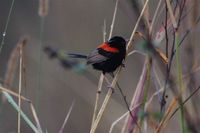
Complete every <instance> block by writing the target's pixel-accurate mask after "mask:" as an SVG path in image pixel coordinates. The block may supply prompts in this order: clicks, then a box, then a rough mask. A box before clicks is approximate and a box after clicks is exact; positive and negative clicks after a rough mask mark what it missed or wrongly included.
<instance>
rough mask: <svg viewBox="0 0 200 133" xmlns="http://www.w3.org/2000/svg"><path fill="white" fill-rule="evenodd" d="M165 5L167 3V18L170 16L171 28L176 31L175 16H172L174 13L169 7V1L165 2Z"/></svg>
mask: <svg viewBox="0 0 200 133" xmlns="http://www.w3.org/2000/svg"><path fill="white" fill-rule="evenodd" d="M166 3H167V8H168V11H169V16H170V18H171V21H172V24H173V27H174V28H175V29H176V28H177V26H178V24H177V22H176V19H175V16H174V13H173V10H172V6H171V4H170V1H169V0H166Z"/></svg>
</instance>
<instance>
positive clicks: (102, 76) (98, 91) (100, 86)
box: [91, 73, 104, 128]
mask: <svg viewBox="0 0 200 133" xmlns="http://www.w3.org/2000/svg"><path fill="white" fill-rule="evenodd" d="M103 80H104V74H103V73H102V74H101V76H100V79H99V83H98V88H97V92H96V100H95V105H94V113H93V117H92V125H91V128H92V126H93V124H94V121H95V119H96V114H97V109H98V101H99V97H100V93H101V90H102V85H103Z"/></svg>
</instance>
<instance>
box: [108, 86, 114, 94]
mask: <svg viewBox="0 0 200 133" xmlns="http://www.w3.org/2000/svg"><path fill="white" fill-rule="evenodd" d="M107 87H108V89H111V90H112V93H114V92H115V88H113V87H112V86H111V85H108V86H107Z"/></svg>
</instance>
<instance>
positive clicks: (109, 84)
mask: <svg viewBox="0 0 200 133" xmlns="http://www.w3.org/2000/svg"><path fill="white" fill-rule="evenodd" d="M105 81H106V82H107V84H108V86H107V88H108V89H112V93H114V92H115V91H114V88H113V87H112V86H111V83H110V81H109V80H108V78H107V77H106V76H105Z"/></svg>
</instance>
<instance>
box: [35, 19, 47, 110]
mask: <svg viewBox="0 0 200 133" xmlns="http://www.w3.org/2000/svg"><path fill="white" fill-rule="evenodd" d="M44 20H45V18H44V17H41V18H40V34H39V35H40V36H39V39H40V43H39V64H38V90H37V94H36V109H37V110H39V103H40V95H41V94H40V93H41V73H42V47H43V39H44Z"/></svg>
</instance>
